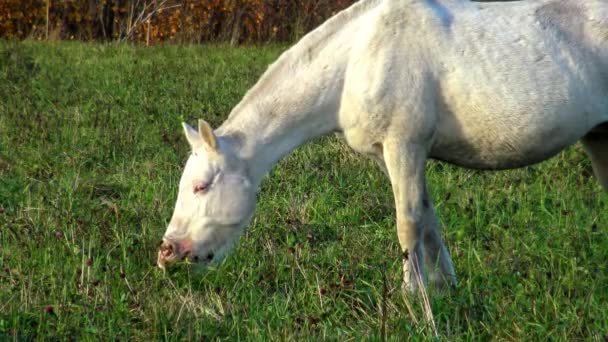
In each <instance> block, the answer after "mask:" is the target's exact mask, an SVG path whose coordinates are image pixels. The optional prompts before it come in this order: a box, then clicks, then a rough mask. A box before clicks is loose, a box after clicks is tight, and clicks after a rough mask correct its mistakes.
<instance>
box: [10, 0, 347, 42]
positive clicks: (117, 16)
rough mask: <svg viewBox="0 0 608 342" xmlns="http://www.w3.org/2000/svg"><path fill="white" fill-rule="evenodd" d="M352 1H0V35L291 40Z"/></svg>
mask: <svg viewBox="0 0 608 342" xmlns="http://www.w3.org/2000/svg"><path fill="white" fill-rule="evenodd" d="M353 2H355V1H354V0H334V1H331V0H325V1H324V0H266V1H265V0H227V1H226V0H181V1H180V0H48V1H47V0H29V1H22V0H2V1H1V2H0V37H5V38H11V39H23V38H27V37H31V38H34V39H40V40H41V39H78V40H131V41H139V42H147V43H149V44H152V43H155V42H160V41H178V42H203V41H216V40H224V41H231V42H232V43H241V42H245V41H247V42H267V41H289V40H294V39H297V38H298V37H300V36H301V35H303V34H304V33H306V32H308V31H309V30H311V29H313V28H314V27H316V26H318V25H319V24H320V23H322V22H323V21H324V20H326V19H327V18H328V17H330V16H332V15H333V14H335V13H337V12H338V11H340V10H342V9H344V8H346V7H348V6H349V5H351V4H352V3H353Z"/></svg>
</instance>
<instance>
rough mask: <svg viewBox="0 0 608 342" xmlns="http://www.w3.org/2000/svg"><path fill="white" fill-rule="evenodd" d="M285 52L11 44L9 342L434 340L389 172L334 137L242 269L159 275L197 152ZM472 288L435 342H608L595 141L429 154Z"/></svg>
mask: <svg viewBox="0 0 608 342" xmlns="http://www.w3.org/2000/svg"><path fill="white" fill-rule="evenodd" d="M285 48H286V46H264V47H241V48H229V47H227V46H222V45H209V46H157V47H153V48H142V47H133V46H129V45H100V44H83V43H43V44H41V43H34V42H28V41H26V42H24V43H10V42H1V41H0V208H2V209H0V340H43V339H45V340H46V339H48V338H53V337H56V338H60V339H63V338H75V339H78V340H80V339H102V340H108V339H113V338H119V339H127V338H129V339H136V340H149V339H168V340H182V339H191V340H200V339H202V338H207V339H225V338H231V339H237V338H239V339H246V340H249V339H252V340H267V339H275V340H285V339H295V338H297V339H311V340H318V339H331V340H334V339H340V340H347V339H354V340H359V339H367V338H372V339H380V338H382V337H383V336H386V337H387V338H388V339H391V340H402V338H400V336H407V335H413V336H418V337H420V338H424V337H431V336H434V335H435V330H434V329H433V327H432V326H430V325H429V324H426V323H425V319H424V316H423V308H422V305H421V301H420V300H419V299H418V298H411V297H408V296H406V295H404V293H403V292H402V291H401V288H400V286H401V281H402V278H401V265H402V263H401V256H400V249H399V245H398V242H397V237H396V234H395V216H394V205H393V197H392V192H391V189H390V185H389V182H388V180H387V179H386V178H385V176H384V175H383V174H382V172H381V171H380V170H379V169H378V168H377V167H376V166H375V164H373V163H372V162H371V161H370V160H367V159H365V158H364V157H362V156H359V155H357V154H355V153H354V152H352V151H350V150H349V148H348V147H346V145H344V144H343V143H342V142H340V141H339V140H338V139H336V138H335V137H333V136H330V137H326V138H323V139H320V140H318V141H316V142H314V143H312V144H309V145H306V146H304V147H302V148H300V149H298V150H297V151H296V152H295V153H293V154H291V155H289V156H287V157H286V158H285V159H283V160H282V161H281V162H280V163H279V165H278V166H277V167H276V168H275V169H273V170H272V172H271V173H270V174H269V176H268V177H267V178H266V179H265V181H264V182H263V184H262V187H261V189H260V192H259V195H258V198H259V203H258V207H257V210H256V214H255V216H254V219H253V221H252V223H251V225H250V226H249V228H248V230H247V232H246V233H245V234H244V235H243V237H242V238H241V240H240V242H239V244H238V245H237V247H236V249H235V250H234V252H233V254H231V255H230V256H229V257H227V259H226V260H225V261H224V262H222V263H221V264H219V265H216V266H214V267H212V268H211V269H209V270H206V271H203V272H194V271H193V270H192V269H191V267H190V266H189V265H186V264H183V265H179V267H176V268H175V269H172V270H171V271H170V272H168V273H167V274H163V273H162V272H160V271H159V270H158V268H156V267H155V261H156V248H157V246H158V242H159V240H160V238H161V237H162V234H163V232H164V231H165V228H166V224H167V223H168V221H169V219H170V215H171V213H172V211H173V204H174V203H175V196H176V193H177V183H178V180H179V177H180V175H181V170H182V167H183V163H184V161H185V159H186V157H187V154H188V145H187V143H186V140H185V138H184V137H183V133H182V128H181V125H180V123H181V121H184V120H185V121H188V122H190V123H195V122H196V120H197V119H198V118H205V119H206V120H207V121H209V122H210V123H211V124H212V125H213V126H214V127H217V126H218V125H219V124H220V123H221V122H222V121H223V119H224V118H225V117H226V116H227V115H228V113H229V112H230V109H231V108H232V107H233V106H234V105H235V104H237V103H238V101H239V100H240V98H241V97H242V96H243V94H244V93H245V92H246V90H247V89H248V88H249V87H250V86H252V85H253V84H254V83H255V81H256V80H257V78H258V77H259V76H260V75H261V73H262V72H263V71H264V70H265V68H266V67H267V65H268V64H269V63H271V62H272V61H273V60H274V59H275V58H276V57H277V56H278V55H279V54H280V52H281V51H283V50H284V49H285ZM428 168H429V172H428V182H429V185H430V191H431V193H432V198H433V199H434V202H435V205H436V208H437V211H438V215H439V218H440V220H441V223H442V227H443V235H444V237H445V238H446V243H447V245H448V248H449V250H450V252H451V254H452V257H453V260H454V266H455V268H456V272H457V274H458V277H459V286H458V288H457V289H456V290H454V291H453V292H451V293H431V294H430V295H431V299H430V304H431V306H432V310H433V317H434V322H435V325H436V333H437V334H438V339H442V340H454V339H457V340H460V339H463V340H470V339H483V340H486V339H491V338H495V339H500V340H523V339H525V340H539V339H545V338H553V339H560V340H562V339H563V340H572V339H592V340H598V341H599V340H605V339H606V338H608V309H607V307H608V268H607V267H606V260H608V234H607V230H606V226H607V225H608V195H606V194H604V193H603V192H602V190H601V188H600V186H599V184H598V183H597V182H596V180H595V179H594V178H593V175H592V171H591V165H590V162H589V160H588V159H587V158H586V156H585V155H584V154H583V153H582V151H581V148H580V147H579V146H573V147H571V148H569V149H568V150H566V151H565V152H563V153H561V154H559V155H558V156H556V157H555V158H553V159H551V160H550V161H548V162H545V163H543V164H539V165H534V166H531V167H527V168H524V169H519V170H513V171H503V172H482V171H471V170H465V169H461V168H456V167H453V166H450V165H448V164H445V163H440V162H431V163H430V164H429V166H428Z"/></svg>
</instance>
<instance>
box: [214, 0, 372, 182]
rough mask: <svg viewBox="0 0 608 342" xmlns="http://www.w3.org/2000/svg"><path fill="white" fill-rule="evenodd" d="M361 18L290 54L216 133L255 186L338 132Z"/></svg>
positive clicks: (326, 30)
mask: <svg viewBox="0 0 608 342" xmlns="http://www.w3.org/2000/svg"><path fill="white" fill-rule="evenodd" d="M369 2H374V3H375V1H369ZM350 10H351V11H352V9H350ZM347 14H351V13H347ZM357 17H360V15H358V16H357ZM357 17H354V16H352V17H349V18H343V19H342V20H344V21H345V22H336V21H334V22H333V23H331V22H328V23H326V24H324V25H323V26H321V27H320V28H318V29H317V30H315V31H314V32H312V33H311V34H309V35H308V36H307V37H305V38H303V39H302V40H301V41H300V42H299V43H298V44H296V45H295V46H294V47H292V48H291V49H289V50H288V51H287V52H285V53H284V54H283V55H282V56H281V57H280V58H279V60H278V61H277V62H275V63H274V64H273V65H272V66H271V67H270V68H269V69H268V70H267V71H266V73H265V74H264V75H263V76H262V78H261V79H260V80H259V81H258V83H257V84H256V85H255V86H254V87H253V88H252V89H251V90H250V91H249V92H248V93H247V94H246V95H245V97H244V98H243V100H242V101H241V103H239V104H238V105H237V106H236V107H235V108H234V110H233V111H232V113H231V114H230V116H229V118H228V119H227V120H226V122H224V123H223V124H222V126H221V127H220V128H219V129H218V130H217V134H218V135H219V136H223V137H224V138H225V139H226V140H228V141H232V145H233V147H234V148H235V149H236V150H237V154H239V155H240V157H241V158H242V159H243V160H245V161H246V162H247V163H248V164H249V165H248V167H249V170H250V175H251V178H252V180H253V181H254V182H255V183H259V182H260V181H261V179H262V177H263V176H264V175H265V174H266V173H267V172H268V171H269V170H270V169H271V168H272V166H273V165H274V164H275V163H276V162H277V161H278V160H279V159H281V158H282V157H283V156H284V155H285V154H287V153H289V152H290V151H292V150H293V149H295V148H296V147H298V146H300V145H302V144H304V143H306V142H307V141H309V140H311V139H314V138H315V137H318V136H321V135H324V134H327V133H329V132H331V131H333V130H335V129H337V127H338V122H337V117H338V115H337V114H338V110H339V106H340V95H341V92H342V86H343V82H344V73H345V69H346V64H347V61H348V56H349V55H350V50H351V44H352V41H353V39H352V38H350V39H349V37H348V36H349V35H350V34H352V30H354V29H355V27H356V26H357V25H356V24H355V23H353V21H354V20H355V19H356V18H357ZM328 24H329V25H328Z"/></svg>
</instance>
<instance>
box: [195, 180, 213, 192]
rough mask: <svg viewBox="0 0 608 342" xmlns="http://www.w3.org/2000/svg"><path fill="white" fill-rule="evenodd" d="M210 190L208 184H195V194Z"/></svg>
mask: <svg viewBox="0 0 608 342" xmlns="http://www.w3.org/2000/svg"><path fill="white" fill-rule="evenodd" d="M208 188H209V184H208V183H204V182H199V183H195V184H194V193H195V194H198V193H202V192H205V191H207V189H208Z"/></svg>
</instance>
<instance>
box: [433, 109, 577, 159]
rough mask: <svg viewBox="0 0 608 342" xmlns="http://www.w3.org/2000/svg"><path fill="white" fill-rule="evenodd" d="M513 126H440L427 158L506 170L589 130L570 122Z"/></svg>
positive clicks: (505, 123) (550, 153)
mask: <svg viewBox="0 0 608 342" xmlns="http://www.w3.org/2000/svg"><path fill="white" fill-rule="evenodd" d="M568 121H569V124H568V123H566V121H563V123H560V122H553V121H549V122H547V123H545V125H517V123H513V122H509V121H500V120H497V121H495V122H492V123H488V124H485V125H473V124H471V125H468V126H467V127H459V126H457V125H455V124H454V123H453V122H452V123H443V124H440V126H439V128H438V130H437V133H436V135H435V138H434V141H433V144H432V148H431V153H430V157H431V158H434V159H439V160H444V161H447V162H450V163H453V164H456V165H460V166H464V167H469V168H474V169H496V170H498V169H510V168H517V167H522V166H526V165H530V164H534V163H538V162H541V161H543V160H545V159H548V158H550V157H552V156H554V155H555V154H557V153H558V152H560V151H561V150H563V149H564V148H566V147H568V146H570V145H571V144H573V143H575V142H576V141H577V140H578V139H579V138H580V137H581V136H583V135H584V134H585V133H586V132H587V131H588V130H589V127H588V125H587V124H585V123H579V124H577V123H574V122H572V121H570V120H568Z"/></svg>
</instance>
